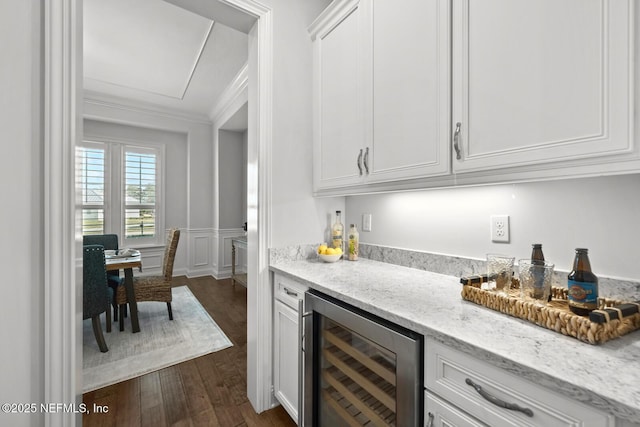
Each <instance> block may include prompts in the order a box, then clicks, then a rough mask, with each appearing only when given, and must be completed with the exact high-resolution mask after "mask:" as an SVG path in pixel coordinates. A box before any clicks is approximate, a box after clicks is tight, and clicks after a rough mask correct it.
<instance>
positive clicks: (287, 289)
mask: <svg viewBox="0 0 640 427" xmlns="http://www.w3.org/2000/svg"><path fill="white" fill-rule="evenodd" d="M284 292H285V293H286V294H287V295H289V296H292V297H297V296H298V293H297V292H293V291H290V290H289V288H284Z"/></svg>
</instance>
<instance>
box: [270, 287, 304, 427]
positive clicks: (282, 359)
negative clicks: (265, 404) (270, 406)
mask: <svg viewBox="0 0 640 427" xmlns="http://www.w3.org/2000/svg"><path fill="white" fill-rule="evenodd" d="M273 338H274V341H273V342H274V349H273V353H274V354H273V356H274V370H273V373H274V379H273V388H274V393H275V396H276V398H277V399H278V401H279V402H280V403H281V404H282V406H283V407H284V408H285V409H286V411H287V412H288V413H289V415H290V416H291V418H293V419H294V420H295V421H297V420H298V313H297V312H296V310H293V309H292V308H290V307H288V306H287V305H285V304H283V303H282V302H281V301H278V300H275V301H274V316H273Z"/></svg>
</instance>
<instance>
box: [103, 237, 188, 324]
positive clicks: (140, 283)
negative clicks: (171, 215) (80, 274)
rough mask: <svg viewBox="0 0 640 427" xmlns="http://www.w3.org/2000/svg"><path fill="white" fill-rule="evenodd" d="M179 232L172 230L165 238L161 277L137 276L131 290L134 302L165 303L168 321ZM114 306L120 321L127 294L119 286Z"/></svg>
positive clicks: (123, 288)
mask: <svg viewBox="0 0 640 427" xmlns="http://www.w3.org/2000/svg"><path fill="white" fill-rule="evenodd" d="M179 239H180V230H179V229H177V228H172V229H171V230H169V234H168V236H167V244H166V246H165V248H164V260H163V262H162V275H161V276H139V277H134V278H133V290H134V294H135V298H136V302H142V301H158V302H166V303H167V310H168V311H169V320H173V312H172V311H171V300H172V296H171V281H172V278H173V263H174V261H175V256H176V250H177V249H178V240H179ZM115 300H116V304H118V306H119V307H120V319H121V321H122V318H123V315H124V308H125V307H126V304H127V292H126V290H125V287H124V286H119V287H118V290H117V292H116V298H115Z"/></svg>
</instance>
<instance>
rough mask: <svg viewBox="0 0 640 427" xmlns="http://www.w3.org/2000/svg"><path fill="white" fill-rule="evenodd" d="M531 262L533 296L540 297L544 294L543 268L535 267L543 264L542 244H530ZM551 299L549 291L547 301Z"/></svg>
mask: <svg viewBox="0 0 640 427" xmlns="http://www.w3.org/2000/svg"><path fill="white" fill-rule="evenodd" d="M531 246H532V247H533V249H532V250H531V264H533V269H534V270H533V277H534V290H533V297H534V298H537V299H541V298H542V296H543V295H544V268H538V269H536V266H538V265H541V266H544V254H543V253H542V244H541V243H534V244H533V245H531ZM550 300H551V293H549V301H550Z"/></svg>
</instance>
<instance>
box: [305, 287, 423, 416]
mask: <svg viewBox="0 0 640 427" xmlns="http://www.w3.org/2000/svg"><path fill="white" fill-rule="evenodd" d="M305 309H306V312H307V314H305V320H304V323H305V324H304V331H305V340H304V345H303V352H304V362H305V363H304V386H303V387H304V400H303V401H304V408H303V411H304V414H303V417H302V419H303V420H304V425H305V427H311V426H314V427H319V426H331V427H333V426H362V425H366V426H421V425H423V401H424V397H423V391H424V389H423V360H424V358H423V337H422V335H420V334H417V333H415V332H412V331H410V330H407V329H406V328H403V327H401V326H398V325H396V324H393V323H391V322H388V321H386V320H384V319H381V318H379V317H377V316H374V315H372V314H370V313H367V312H365V311H363V310H360V309H358V308H356V307H353V306H351V305H349V304H346V303H344V302H342V301H339V300H336V299H334V298H331V297H329V296H327V295H324V294H322V293H320V292H317V291H315V290H311V291H309V292H307V293H306V294H305Z"/></svg>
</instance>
